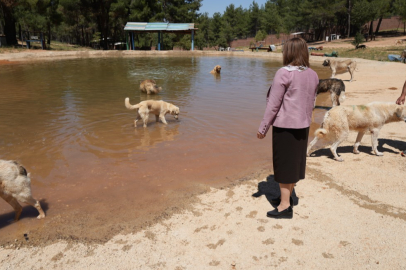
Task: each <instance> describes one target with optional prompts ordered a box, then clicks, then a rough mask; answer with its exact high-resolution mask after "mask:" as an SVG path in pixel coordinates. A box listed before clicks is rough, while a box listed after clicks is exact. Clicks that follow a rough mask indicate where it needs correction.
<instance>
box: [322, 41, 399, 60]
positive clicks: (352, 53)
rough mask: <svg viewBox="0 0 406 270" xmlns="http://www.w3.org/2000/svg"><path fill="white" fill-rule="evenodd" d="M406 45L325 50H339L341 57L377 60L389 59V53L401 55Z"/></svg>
mask: <svg viewBox="0 0 406 270" xmlns="http://www.w3.org/2000/svg"><path fill="white" fill-rule="evenodd" d="M404 49H405V48H404V46H387V47H368V45H367V48H366V49H358V50H356V49H355V48H329V49H326V50H324V52H327V53H331V52H332V51H336V52H338V56H339V57H346V58H362V59H368V60H375V61H389V59H388V54H398V55H400V54H401V53H402V51H403V50H404Z"/></svg>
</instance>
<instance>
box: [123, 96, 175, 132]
mask: <svg viewBox="0 0 406 270" xmlns="http://www.w3.org/2000/svg"><path fill="white" fill-rule="evenodd" d="M125 106H126V108H127V109H129V110H137V112H138V116H137V118H136V119H135V121H134V126H137V121H138V120H140V119H142V121H143V122H144V127H147V123H148V117H149V114H150V113H151V114H155V118H156V121H157V122H158V121H159V119H160V120H161V121H162V123H164V124H165V125H167V124H168V123H167V122H166V120H165V115H166V114H168V113H170V114H172V115H173V116H174V117H175V119H176V120H177V119H178V116H179V108H178V107H176V106H175V105H173V104H171V103H168V102H165V101H163V100H145V101H141V102H140V103H138V104H136V105H131V104H130V99H129V98H126V99H125Z"/></svg>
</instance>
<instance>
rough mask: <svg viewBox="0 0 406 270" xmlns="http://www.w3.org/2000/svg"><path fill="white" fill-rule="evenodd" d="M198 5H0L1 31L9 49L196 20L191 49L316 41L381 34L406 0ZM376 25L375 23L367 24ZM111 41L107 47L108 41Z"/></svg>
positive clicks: (16, 0) (167, 41)
mask: <svg viewBox="0 0 406 270" xmlns="http://www.w3.org/2000/svg"><path fill="white" fill-rule="evenodd" d="M202 2H203V1H202V0H0V31H1V29H3V32H4V34H5V35H6V40H7V44H9V45H15V44H17V37H21V35H22V32H23V31H42V32H44V33H47V42H48V44H50V42H51V40H59V41H64V42H68V43H71V44H78V45H81V46H90V45H91V44H92V43H99V44H100V45H101V46H102V47H103V48H104V49H107V48H108V43H109V42H111V43H114V42H119V41H125V33H124V26H125V24H126V23H127V22H171V23H195V26H196V27H197V28H198V30H197V31H196V35H195V46H196V47H197V48H199V49H202V48H204V47H216V46H223V47H226V46H228V44H229V43H230V42H231V41H232V40H234V39H239V38H248V37H255V36H257V37H258V38H259V39H260V38H261V37H263V36H265V35H266V34H279V33H291V32H293V31H295V32H296V31H304V32H308V31H310V30H312V31H313V32H314V39H315V40H322V39H324V38H325V36H326V35H327V33H329V32H333V31H334V32H335V33H340V34H341V35H343V36H353V35H355V34H356V33H359V32H360V31H361V30H362V27H363V25H365V24H369V26H370V27H369V31H370V32H369V34H371V35H372V34H373V33H372V31H373V29H375V28H376V32H378V31H379V27H380V23H381V21H382V19H383V18H385V17H388V16H392V15H400V16H401V18H402V19H406V0H268V1H267V2H266V3H265V4H264V5H261V6H260V5H259V4H258V3H257V2H256V1H255V0H254V1H252V3H251V4H250V6H249V7H248V8H243V7H242V6H239V7H236V6H235V5H234V4H230V5H229V6H227V7H226V9H225V11H223V12H216V13H214V14H213V15H212V16H209V15H208V14H207V13H200V12H199V10H200V8H201V6H202ZM375 20H378V23H377V25H376V26H374V25H373V21H375ZM190 39H191V37H190V35H178V34H175V33H171V34H165V35H163V46H164V49H172V48H173V47H174V46H179V47H182V48H184V49H189V48H190V45H191V44H190ZM107 41H109V42H107ZM156 42H157V37H156V34H139V35H137V37H136V43H137V47H144V46H145V47H148V46H149V47H150V46H151V45H155V44H156Z"/></svg>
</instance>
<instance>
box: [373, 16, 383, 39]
mask: <svg viewBox="0 0 406 270" xmlns="http://www.w3.org/2000/svg"><path fill="white" fill-rule="evenodd" d="M382 19H383V16H381V17H380V18H379V21H378V25H377V26H376V30H375V36H377V35H378V32H379V28H380V27H381V22H382Z"/></svg>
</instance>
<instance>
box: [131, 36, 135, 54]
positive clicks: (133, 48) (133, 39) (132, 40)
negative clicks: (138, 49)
mask: <svg viewBox="0 0 406 270" xmlns="http://www.w3.org/2000/svg"><path fill="white" fill-rule="evenodd" d="M131 38H132V44H133V50H135V44H134V32H131Z"/></svg>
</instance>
